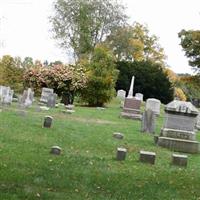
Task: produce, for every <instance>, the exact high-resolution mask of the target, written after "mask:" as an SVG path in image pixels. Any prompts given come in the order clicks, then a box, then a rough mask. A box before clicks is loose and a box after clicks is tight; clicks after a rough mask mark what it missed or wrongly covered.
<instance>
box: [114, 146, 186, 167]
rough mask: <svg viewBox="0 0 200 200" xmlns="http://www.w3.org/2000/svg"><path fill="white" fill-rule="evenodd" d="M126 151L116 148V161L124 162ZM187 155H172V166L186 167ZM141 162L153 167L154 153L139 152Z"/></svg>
mask: <svg viewBox="0 0 200 200" xmlns="http://www.w3.org/2000/svg"><path fill="white" fill-rule="evenodd" d="M126 153H127V149H126V148H121V147H119V148H117V156H116V159H117V160H118V161H122V160H125V158H126ZM187 158H188V157H187V155H180V154H172V164H173V165H178V166H185V167H186V166H187ZM139 160H140V161H141V162H144V163H149V164H152V165H154V164H155V160H156V153H155V152H149V151H140V159H139Z"/></svg>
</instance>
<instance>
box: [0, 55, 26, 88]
mask: <svg viewBox="0 0 200 200" xmlns="http://www.w3.org/2000/svg"><path fill="white" fill-rule="evenodd" d="M17 60H18V59H17ZM15 61H16V60H15V59H14V58H13V57H11V56H10V55H5V56H3V57H2V59H1V60H0V73H1V77H0V85H5V86H9V87H11V88H12V89H14V90H15V92H21V91H22V89H23V82H22V80H23V69H22V68H20V67H18V65H17V64H16V62H15Z"/></svg>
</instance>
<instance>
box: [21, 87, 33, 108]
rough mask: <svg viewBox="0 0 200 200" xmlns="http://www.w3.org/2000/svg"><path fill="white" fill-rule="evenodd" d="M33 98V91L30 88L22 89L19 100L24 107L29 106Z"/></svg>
mask: <svg viewBox="0 0 200 200" xmlns="http://www.w3.org/2000/svg"><path fill="white" fill-rule="evenodd" d="M33 98H34V92H33V91H32V90H31V88H28V90H24V93H23V95H22V97H21V100H20V104H23V105H24V107H29V106H31V105H32V103H33Z"/></svg>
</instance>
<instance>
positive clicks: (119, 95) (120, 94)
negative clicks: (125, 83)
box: [117, 90, 126, 100]
mask: <svg viewBox="0 0 200 200" xmlns="http://www.w3.org/2000/svg"><path fill="white" fill-rule="evenodd" d="M125 97H126V91H125V90H118V91H117V98H119V99H121V100H124V99H125Z"/></svg>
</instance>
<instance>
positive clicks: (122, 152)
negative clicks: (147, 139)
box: [116, 147, 127, 161]
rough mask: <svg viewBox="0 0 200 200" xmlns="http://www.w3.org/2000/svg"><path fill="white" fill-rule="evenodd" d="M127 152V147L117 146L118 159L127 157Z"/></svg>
mask: <svg viewBox="0 0 200 200" xmlns="http://www.w3.org/2000/svg"><path fill="white" fill-rule="evenodd" d="M126 152H127V149H125V148H121V147H119V148H117V158H116V159H117V160H119V161H121V160H125V158H126Z"/></svg>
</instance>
